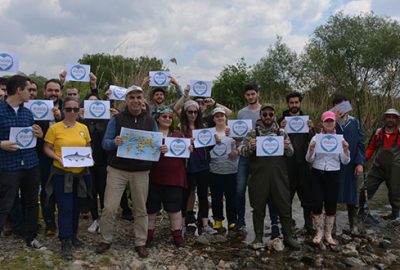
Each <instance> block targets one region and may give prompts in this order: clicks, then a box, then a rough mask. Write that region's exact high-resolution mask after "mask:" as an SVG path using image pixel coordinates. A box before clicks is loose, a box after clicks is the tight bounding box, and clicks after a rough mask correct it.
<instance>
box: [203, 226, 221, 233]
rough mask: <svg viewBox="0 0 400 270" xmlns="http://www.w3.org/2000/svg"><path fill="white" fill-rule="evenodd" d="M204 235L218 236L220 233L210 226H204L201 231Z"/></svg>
mask: <svg viewBox="0 0 400 270" xmlns="http://www.w3.org/2000/svg"><path fill="white" fill-rule="evenodd" d="M201 232H202V233H207V234H216V233H218V232H217V231H216V230H214V229H213V228H211V227H210V226H209V225H206V226H204V227H203V228H202V229H201Z"/></svg>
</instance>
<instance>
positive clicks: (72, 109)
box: [64, 107, 79, 113]
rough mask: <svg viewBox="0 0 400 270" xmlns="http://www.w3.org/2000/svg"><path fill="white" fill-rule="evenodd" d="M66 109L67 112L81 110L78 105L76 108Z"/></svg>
mask: <svg viewBox="0 0 400 270" xmlns="http://www.w3.org/2000/svg"><path fill="white" fill-rule="evenodd" d="M64 110H65V111H66V112H72V111H74V113H77V112H79V108H78V107H74V108H71V107H66V108H64Z"/></svg>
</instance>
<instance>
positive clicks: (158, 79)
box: [153, 72, 168, 85]
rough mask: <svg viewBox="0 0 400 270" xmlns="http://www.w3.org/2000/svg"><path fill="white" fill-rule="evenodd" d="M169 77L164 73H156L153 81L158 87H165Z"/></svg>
mask: <svg viewBox="0 0 400 270" xmlns="http://www.w3.org/2000/svg"><path fill="white" fill-rule="evenodd" d="M167 79H168V77H167V75H165V73H163V72H156V73H155V74H154V75H153V80H154V82H155V83H156V84H157V85H163V84H165V82H166V81H167Z"/></svg>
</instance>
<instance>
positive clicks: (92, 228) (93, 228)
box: [87, 219, 100, 233]
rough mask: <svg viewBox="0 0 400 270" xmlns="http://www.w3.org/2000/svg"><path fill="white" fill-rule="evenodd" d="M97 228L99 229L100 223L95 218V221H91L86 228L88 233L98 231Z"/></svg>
mask: <svg viewBox="0 0 400 270" xmlns="http://www.w3.org/2000/svg"><path fill="white" fill-rule="evenodd" d="M99 229H100V224H99V222H98V221H97V219H96V220H95V221H93V223H92V224H91V225H90V226H89V228H88V229H87V230H88V232H90V233H96V232H98V231H100V230H99Z"/></svg>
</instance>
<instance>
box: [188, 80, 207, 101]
mask: <svg viewBox="0 0 400 270" xmlns="http://www.w3.org/2000/svg"><path fill="white" fill-rule="evenodd" d="M211 87H212V82H211V81H199V80H191V81H190V91H189V96H191V97H211Z"/></svg>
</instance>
